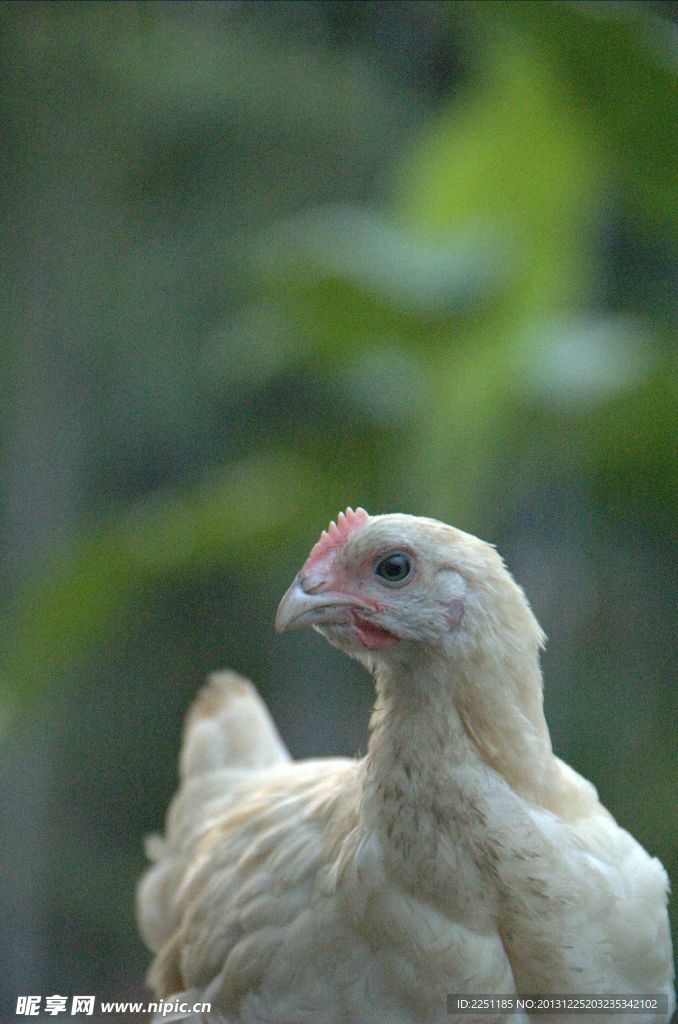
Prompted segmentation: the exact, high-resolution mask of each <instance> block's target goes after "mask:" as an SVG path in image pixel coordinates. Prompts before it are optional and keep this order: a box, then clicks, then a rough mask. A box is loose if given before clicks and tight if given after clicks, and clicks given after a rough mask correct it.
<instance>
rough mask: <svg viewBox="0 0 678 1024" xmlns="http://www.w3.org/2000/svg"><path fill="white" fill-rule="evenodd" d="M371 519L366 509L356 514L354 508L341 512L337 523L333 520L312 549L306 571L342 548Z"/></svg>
mask: <svg viewBox="0 0 678 1024" xmlns="http://www.w3.org/2000/svg"><path fill="white" fill-rule="evenodd" d="M369 518H370V517H369V515H368V514H367V512H366V511H365V509H364V508H357V509H356V510H355V512H354V511H353V509H352V508H347V509H346V511H345V512H340V513H339V515H338V516H337V521H336V523H335V522H334V520H332V522H331V523H330V525H329V526H328V527H327V529H326V530H323V532H322V533H321V534H320V540H319V541H318V542H317V543H316V544H314V545H313V547H312V548H311V553H310V555H309V556H308V558H307V559H306V563H305V565H304V569H308V568H310V567H311V566H313V565H314V564H315V563H316V562H317V561H319V560H320V559H321V558H324V557H325V555H328V554H329V553H330V551H335V550H336V549H337V548H340V547H341V545H342V544H344V543H345V542H346V541H347V540H348V538H349V537H350V536H351V534H352V533H353V531H354V530H358V529H360V527H361V526H364V525H365V523H366V522H367V520H368V519H369Z"/></svg>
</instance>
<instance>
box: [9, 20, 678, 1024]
mask: <svg viewBox="0 0 678 1024" xmlns="http://www.w3.org/2000/svg"><path fill="white" fill-rule="evenodd" d="M673 13H674V8H673V6H672V5H668V4H658V3H654V4H653V3H642V4H635V3H621V4H618V3H597V2H590V3H575V4H572V3H558V2H550V3H544V2H536V3H532V2H521V3H516V2H481V3H473V2H469V3H466V2H455V3H452V4H449V5H448V4H447V3H443V2H438V3H428V2H418V3H413V2H409V3H399V2H389V3H381V2H369V0H368V2H360V3H351V2H339V3H336V2H323V3H317V2H309V3H306V2H295V3H288V2H279V3H258V2H244V3H237V2H214V3H183V2H176V3H149V2H146V3H110V2H102V3H88V2H81V3H68V2H59V3H51V2H48V3H40V2H32V3H21V2H15V3H4V4H2V5H1V6H0V37H1V40H2V65H1V67H2V70H1V74H2V82H1V88H0V107H1V113H2V125H3V136H2V149H1V151H0V159H1V161H2V166H1V180H2V183H3V194H4V203H3V205H2V210H1V211H0V248H1V250H2V256H3V259H2V260H1V269H0V274H1V279H0V287H1V288H2V296H1V302H2V313H3V315H2V317H1V318H0V344H1V345H2V373H1V374H0V429H1V430H2V456H3V458H2V498H1V502H2V504H1V507H0V528H1V530H2V547H1V552H0V553H1V556H2V563H3V570H4V571H3V577H2V589H1V591H0V599H1V602H2V605H1V607H2V624H1V626H2V628H1V634H0V636H1V641H0V642H1V643H2V652H1V660H0V672H1V675H0V680H1V685H2V708H1V710H2V714H3V719H4V730H3V731H4V736H3V748H2V758H1V765H0V815H1V819H2V844H3V848H2V869H1V890H0V892H1V902H0V920H1V922H2V925H1V927H2V949H3V953H2V956H3V965H2V969H1V970H0V977H1V980H0V995H1V997H2V998H1V1005H2V1008H3V1010H4V1011H5V1019H9V1018H11V1015H12V1013H13V1011H14V1008H15V1006H16V997H17V995H18V994H38V993H40V994H42V995H43V996H45V995H51V994H53V993H60V994H64V995H68V996H69V997H70V996H71V995H73V994H96V995H97V997H99V998H101V997H103V998H109V997H111V998H126V997H127V998H129V997H134V996H135V995H137V994H139V995H140V994H141V993H142V992H143V975H144V971H145V968H146V965H147V962H148V957H147V954H146V952H145V950H144V949H143V947H142V945H141V943H140V941H139V939H138V937H137V934H136V929H135V924H134V919H133V890H134V885H135V882H136V879H137V878H138V876H139V874H140V872H141V871H142V869H143V863H144V860H143V853H142V837H143V835H144V834H145V833H147V832H148V831H150V830H153V829H157V828H158V827H160V825H161V823H162V819H163V813H164V809H165V806H166V803H167V801H168V799H169V797H170V794H171V793H172V791H173V788H174V783H175V765H176V757H177V749H178V739H179V729H180V721H181V717H182V715H183V713H184V711H185V709H186V708H187V706H188V704H189V702H190V700H191V698H192V696H193V694H194V693H195V691H196V688H197V686H198V685H199V683H200V681H201V679H202V678H203V676H204V675H205V673H206V672H207V671H208V670H210V669H213V668H218V667H221V666H227V665H228V666H232V667H234V668H236V669H238V670H240V671H242V672H244V673H246V674H248V675H251V676H252V678H253V679H254V680H255V681H256V682H257V684H258V685H259V687H260V688H261V691H262V693H263V694H264V696H265V698H266V700H267V701H268V702H269V705H270V706H271V708H272V710H273V712H274V714H275V717H276V720H277V722H278V724H279V726H280V728H281V731H282V733H283V735H284V737H285V739H286V740H287V742H288V743H289V745H290V747H291V749H292V751H293V753H294V754H295V755H296V756H306V755H310V754H325V753H333V752H341V753H349V754H354V753H356V752H359V751H361V750H363V749H364V747H365V742H366V726H367V720H368V714H369V708H370V704H371V700H372V685H371V682H370V680H369V679H368V678H367V676H365V675H364V674H363V673H362V672H361V670H360V669H359V668H358V667H357V666H354V665H352V664H351V663H349V662H348V661H347V660H346V659H345V658H343V657H342V656H341V655H339V654H338V653H337V652H334V651H332V650H331V649H330V648H328V647H327V645H326V644H324V643H323V642H322V640H320V639H319V638H318V637H314V636H313V635H310V634H308V633H306V634H303V635H293V636H289V637H288V636H285V637H282V638H277V637H276V636H275V634H274V631H273V627H272V620H273V616H274V613H275V607H276V604H277V601H278V600H279V598H280V596H281V594H282V592H283V591H284V590H285V588H286V587H287V585H288V583H289V581H290V580H291V578H292V576H293V574H294V572H296V570H297V569H298V567H299V565H300V564H301V562H302V561H303V559H304V558H305V556H306V554H307V552H308V549H309V548H310V546H311V544H312V543H313V541H315V539H316V538H317V535H318V534H319V532H320V530H321V528H322V527H323V526H325V525H326V524H327V522H328V520H329V519H330V518H331V517H334V516H335V515H336V513H337V511H338V510H339V509H340V508H344V507H345V506H346V505H348V504H351V505H358V504H362V505H364V506H365V507H366V508H367V509H368V510H369V511H371V512H382V511H394V510H401V511H409V512H413V513H419V514H426V515H433V516H437V517H439V518H442V519H444V520H446V521H449V522H452V523H454V524H455V525H457V526H459V527H461V528H463V529H465V530H468V531H470V532H473V533H476V534H478V535H480V536H482V537H484V538H485V539H487V540H491V541H493V542H495V543H496V544H497V545H498V546H499V549H500V551H501V552H502V553H503V554H504V556H505V558H506V560H507V562H508V564H509V567H510V568H511V570H512V571H513V573H514V574H515V576H516V578H517V579H518V580H519V582H521V583H522V584H523V586H524V587H525V589H526V591H527V593H528V595H529V597H530V599H531V601H532V604H533V607H534V609H535V611H536V614H537V616H538V618H539V619H540V621H541V623H542V625H543V627H544V628H545V630H546V631H547V633H548V635H549V637H550V642H549V646H548V649H547V652H546V655H545V657H544V667H545V677H546V707H547V714H548V718H549V722H550V724H551V728H552V732H553V739H554V746H555V748H556V750H557V752H558V753H559V754H560V755H561V756H562V757H564V758H565V759H566V760H568V761H569V762H571V763H572V764H573V765H574V766H575V767H576V768H577V769H578V770H579V771H581V772H582V773H583V774H585V775H586V776H587V777H589V778H590V779H591V780H592V781H593V782H594V783H595V784H596V785H597V786H598V788H599V790H600V793H601V796H602V798H603V800H604V802H605V803H606V804H607V806H608V807H609V808H610V810H611V811H612V812H613V813H614V815H615V816H616V817H617V818H618V820H619V821H620V823H621V824H623V825H624V826H627V827H628V828H629V829H630V830H631V831H632V832H633V833H634V834H635V835H636V836H637V837H638V839H639V840H640V841H641V842H642V843H643V844H644V845H645V846H646V847H647V848H648V849H649V850H651V851H652V852H653V853H655V854H657V855H658V856H659V857H661V859H662V860H663V862H664V863H665V865H666V866H667V868H668V869H670V870H672V871H675V868H676V849H675V835H676V804H675V788H674V787H675V768H676V764H675V750H674V748H675V739H674V737H675V731H676V721H675V711H674V703H673V691H672V682H671V663H670V650H671V647H670V637H671V626H672V621H671V608H672V599H673V597H674V591H673V587H672V573H671V557H670V552H671V536H672V535H671V510H672V501H673V494H674V483H675V476H674V473H675V469H674V466H675V463H674V464H672V463H671V461H670V455H671V450H672V447H673V445H672V441H673V436H672V423H673V422H675V419H674V417H675V397H674V396H675V392H674V391H673V390H672V385H671V380H670V376H669V369H670V365H671V341H672V328H673V322H672V316H673V313H674V310H673V309H672V296H673V294H675V291H674V289H675V279H674V276H673V275H672V273H671V267H672V262H671V251H670V241H671V237H672V235H673V234H674V232H675V223H674V217H675V195H676V187H675V176H674V175H675V172H674V167H675V129H674V125H675V122H676V100H675V97H676V90H675V77H674V71H675V59H676V48H675V26H674V23H673V21H672V15H673ZM139 995H137V997H139Z"/></svg>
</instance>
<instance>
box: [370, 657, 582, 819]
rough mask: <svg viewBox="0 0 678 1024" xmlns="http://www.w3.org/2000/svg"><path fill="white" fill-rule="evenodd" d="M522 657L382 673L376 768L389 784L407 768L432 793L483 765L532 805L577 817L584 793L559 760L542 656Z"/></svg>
mask: <svg viewBox="0 0 678 1024" xmlns="http://www.w3.org/2000/svg"><path fill="white" fill-rule="evenodd" d="M520 654H522V657H518V656H517V655H518V652H516V651H513V652H512V653H511V655H508V654H504V655H503V656H497V655H496V653H495V652H494V651H493V650H483V648H480V649H476V650H475V651H474V652H473V654H469V655H467V656H464V657H457V658H455V659H454V661H450V662H448V663H447V664H438V665H431V664H428V665H427V664H426V662H425V659H422V662H421V663H420V664H419V665H418V666H417V668H416V669H415V670H414V671H404V670H403V671H397V670H392V671H391V672H387V671H386V670H385V669H384V668H380V669H377V671H376V673H375V677H376V682H377V702H376V704H375V709H374V712H373V715H372V719H371V723H370V730H371V738H370V744H369V757H368V764H369V770H370V771H371V772H372V773H373V774H375V775H377V774H378V775H380V776H382V775H383V777H384V778H386V777H387V776H388V775H389V773H392V772H393V769H394V767H396V768H400V769H402V770H403V772H404V774H405V777H406V778H407V779H410V778H411V777H412V776H413V774H414V776H416V778H413V779H412V781H413V784H414V785H416V788H417V789H418V790H425V789H426V788H427V787H434V788H435V786H436V785H438V786H439V785H440V781H441V779H445V780H446V784H453V780H454V773H455V765H459V766H461V765H468V764H469V762H472V761H474V760H475V761H476V762H478V761H480V762H483V763H484V764H485V765H487V766H489V767H490V768H492V769H494V770H495V771H496V772H498V773H499V774H500V775H501V776H502V777H503V778H504V779H505V781H506V782H507V783H508V784H509V785H510V786H511V788H512V789H513V790H514V791H515V792H516V793H517V794H518V795H519V796H521V797H523V798H524V799H525V800H528V801H529V802H531V803H533V804H536V805H538V806H540V807H544V808H546V809H548V810H552V811H554V812H556V813H558V814H560V815H561V816H564V817H571V816H573V815H576V806H577V804H578V803H579V798H580V796H581V794H580V793H579V787H578V786H575V787H574V789H575V790H576V792H575V791H573V790H572V787H573V780H572V779H571V777H570V775H569V774H568V775H565V774H564V773H563V771H562V770H561V765H560V762H559V761H558V760H557V758H556V757H555V756H554V754H553V749H552V746H551V738H550V735H549V731H548V727H547V725H546V720H545V718H544V712H543V703H542V685H541V670H540V666H539V656H538V650H537V649H534V650H533V651H531V652H530V651H522V652H520ZM572 774H574V773H572Z"/></svg>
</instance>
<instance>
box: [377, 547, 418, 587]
mask: <svg viewBox="0 0 678 1024" xmlns="http://www.w3.org/2000/svg"><path fill="white" fill-rule="evenodd" d="M374 571H375V573H376V574H377V576H381V578H382V579H383V580H386V581H387V582H388V583H402V581H403V580H406V579H407V577H408V576H409V575H410V560H409V558H408V557H407V555H403V554H401V553H400V552H397V553H396V554H394V555H388V556H387V557H386V558H382V560H381V562H379V564H378V566H377V567H376V569H375V570H374Z"/></svg>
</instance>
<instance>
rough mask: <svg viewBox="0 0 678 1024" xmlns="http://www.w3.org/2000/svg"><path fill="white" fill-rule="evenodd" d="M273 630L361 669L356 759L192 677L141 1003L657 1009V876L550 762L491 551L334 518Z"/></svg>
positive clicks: (668, 964) (282, 1020) (352, 1017)
mask: <svg viewBox="0 0 678 1024" xmlns="http://www.w3.org/2000/svg"><path fill="white" fill-rule="evenodd" d="M276 621H277V628H278V630H279V631H280V632H282V631H284V630H287V629H296V628H299V627H302V626H307V625H310V626H313V627H314V628H315V629H316V630H318V631H319V632H320V633H321V634H322V635H323V636H324V637H325V638H326V639H327V640H329V642H330V643H332V644H334V645H335V646H336V647H338V648H340V649H341V650H342V651H345V652H346V653H347V654H349V655H350V656H352V657H354V658H357V659H358V660H359V661H360V662H362V663H363V664H364V665H365V666H366V667H367V668H368V669H369V671H370V672H371V673H372V674H373V676H374V679H375V683H376V690H377V700H376V704H375V708H374V712H373V715H372V718H371V723H370V742H369V747H368V752H367V755H366V756H365V757H364V758H363V759H362V760H350V759H344V758H333V759H318V760H309V761H302V762H296V763H295V762H292V761H291V760H290V757H289V754H288V753H287V751H286V749H285V747H284V745H283V743H282V741H281V739H280V737H279V735H278V733H277V732H276V729H275V726H274V725H273V722H272V720H271V718H270V716H269V714H268V712H267V710H266V708H265V707H264V705H263V703H262V702H261V700H260V698H259V697H258V696H257V693H256V691H255V690H254V688H253V687H252V685H251V684H250V683H249V682H247V681H246V680H244V679H242V678H240V677H238V676H236V675H235V674H233V673H222V674H218V675H216V676H214V677H212V680H211V682H210V683H209V685H208V686H207V687H206V688H205V689H204V690H203V691H202V692H201V694H200V695H199V697H198V699H197V701H196V703H195V705H194V706H193V708H192V709H191V711H190V713H189V715H188V719H187V722H186V727H185V735H184V741H183V748H182V752H181V759H180V785H179V790H178V793H177V795H176V797H175V798H174V800H173V802H172V805H171V808H170V810H169V814H168V819H167V827H166V835H165V838H162V839H161V838H159V837H152V839H151V842H150V843H149V854H150V857H151V859H152V860H153V861H154V862H155V863H154V864H153V866H152V867H151V868H150V869H149V870H148V872H147V874H146V875H145V877H144V878H143V880H142V883H141V885H140V888H139V893H138V914H139V921H140V927H141V931H142V934H143V936H144V938H145V940H146V942H147V944H148V946H149V947H150V949H151V950H152V951H153V952H154V953H155V960H154V962H153V965H152V967H151V970H150V974H149V982H150V985H151V986H152V988H153V989H154V991H155V992H156V993H157V994H158V995H159V996H165V997H168V998H169V997H170V996H171V997H172V998H174V999H182V1000H184V1001H185V1002H187V1003H188V1004H190V1005H191V1006H192V1005H193V1004H194V1003H195V1002H197V1001H198V1000H200V1001H206V1002H209V1003H210V1004H211V1007H212V1009H211V1013H210V1014H207V1019H208V1020H210V1021H211V1020H214V1021H217V1020H218V1021H220V1022H228V1024H264V1022H266V1024H442V1022H443V1021H449V1020H450V1019H451V1018H450V1016H449V1015H448V1006H447V997H448V995H450V996H453V995H459V994H480V993H485V994H490V995H495V996H496V995H499V994H504V995H515V994H519V995H520V994H522V995H532V994H560V993H582V994H593V993H609V994H621V993H631V994H633V993H635V994H641V993H642V994H648V993H650V994H656V995H658V996H661V997H663V1003H664V1008H663V1009H662V1005H661V1001H660V1003H659V1005H658V1008H657V1009H656V1010H652V1009H650V1010H648V1011H647V1012H644V1013H639V1014H634V1016H633V1020H634V1021H635V1022H641V1021H642V1022H644V1024H649V1022H664V1021H667V1020H668V1019H669V1016H670V1011H671V1010H672V1008H673V1005H674V1001H673V986H672V958H671V943H670V938H669V930H668V919H667V911H666V900H667V879H666V875H665V873H664V870H663V868H662V866H661V864H660V863H659V861H657V860H656V859H653V858H651V857H650V856H649V855H648V854H647V853H646V852H645V851H644V850H643V848H642V847H641V846H640V845H639V844H638V843H637V842H636V841H635V840H634V839H633V838H632V837H631V836H630V835H629V833H628V832H626V831H624V830H623V829H622V828H620V827H619V826H618V825H617V824H616V823H615V821H614V819H613V818H612V817H611V815H610V814H609V813H608V812H607V811H606V810H605V809H604V808H603V807H602V806H601V804H600V803H599V801H598V798H597V794H596V791H595V789H594V788H593V786H592V785H591V784H590V783H588V782H586V781H585V780H584V779H583V778H581V777H580V776H579V775H578V774H577V773H576V772H575V771H573V770H572V769H571V768H569V767H568V766H567V765H566V764H564V763H563V762H562V761H560V760H559V759H558V758H557V757H555V756H554V754H553V751H552V748H551V741H550V737H549V731H548V728H547V725H546V722H545V720H544V714H543V710H542V682H541V671H540V665H539V651H540V648H541V647H542V644H543V639H544V637H543V634H542V632H541V629H540V628H539V625H538V623H537V621H536V619H535V617H534V615H533V614H532V611H531V610H530V607H529V605H528V602H527V600H526V598H525V596H524V594H523V592H522V590H521V589H520V587H519V586H518V585H517V584H516V583H515V582H514V580H513V578H512V577H511V576H510V574H509V573H508V572H507V570H506V569H505V567H504V565H503V562H502V560H501V558H500V557H499V555H498V554H497V553H496V552H495V550H494V549H493V548H492V547H491V546H490V545H488V544H485V543H483V542H482V541H480V540H478V539H477V538H475V537H472V536H470V535H469V534H466V533H463V532H461V531H460V530H457V529H454V528H453V527H451V526H446V525H445V524H443V523H440V522H436V521H434V520H431V519H423V518H417V517H413V516H409V515H401V514H395V515H380V516H369V515H368V514H367V513H366V512H365V511H364V510H363V509H358V510H357V511H355V512H354V511H353V510H351V509H347V511H346V513H342V514H340V515H339V517H338V520H337V522H336V523H332V524H331V526H330V527H329V530H327V531H324V532H323V534H322V536H321V538H320V540H319V541H318V543H317V544H316V545H315V547H314V548H313V549H312V551H311V553H310V555H309V557H308V559H307V561H306V563H305V564H304V566H303V568H302V570H301V572H300V573H299V574H298V575H297V577H296V578H295V580H294V582H293V583H292V586H291V587H290V589H289V590H288V591H287V593H286V594H285V596H284V597H283V599H282V601H281V603H280V607H279V609H278V615H277V620H276ZM667 1000H668V1007H667ZM198 1016H199V1014H198V1013H196V1019H198ZM462 1019H463V1020H464V1021H465V1024H471V1022H473V1021H475V1022H478V1021H492V1022H495V1024H499V1022H500V1021H502V1020H504V1019H506V1020H507V1021H508V1020H510V1021H513V1022H519V1021H529V1020H530V1019H531V1018H530V1016H529V1015H528V1014H526V1013H525V1012H524V1011H519V1012H517V1013H514V1014H511V1015H502V1014H501V1013H492V1014H487V1013H483V1012H482V1011H479V1012H477V1013H476V1014H475V1015H472V1014H466V1015H464V1017H463V1018H462ZM535 1019H537V1018H535ZM538 1019H539V1020H540V1021H547V1020H549V1019H551V1018H550V1017H549V1016H546V1017H545V1016H539V1018H538ZM552 1019H553V1020H554V1021H555V1020H556V1019H557V1020H559V1021H560V1020H561V1017H560V1016H558V1017H555V1016H554V1017H553V1018H552ZM574 1019H575V1020H579V1021H586V1020H591V1021H596V1022H598V1021H601V1020H605V1021H609V1020H620V1021H621V1020H624V1021H628V1020H629V1018H628V1016H623V1017H622V1016H616V1017H615V1016H614V1015H613V1016H604V1017H602V1018H601V1017H600V1016H599V1015H588V1016H587V1015H586V1014H582V1015H578V1016H575V1017H574Z"/></svg>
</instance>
